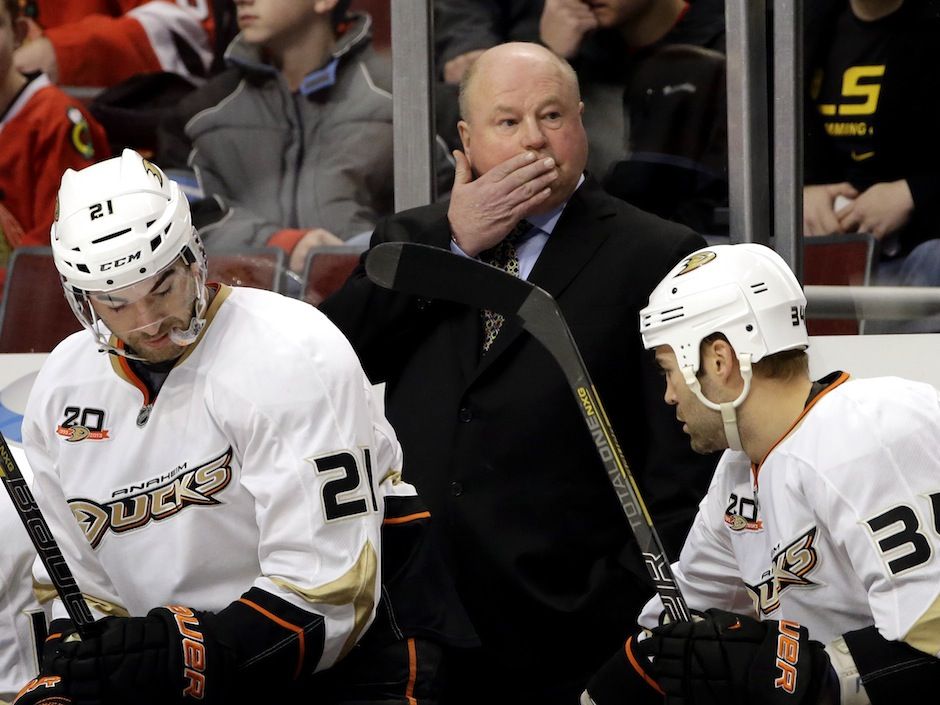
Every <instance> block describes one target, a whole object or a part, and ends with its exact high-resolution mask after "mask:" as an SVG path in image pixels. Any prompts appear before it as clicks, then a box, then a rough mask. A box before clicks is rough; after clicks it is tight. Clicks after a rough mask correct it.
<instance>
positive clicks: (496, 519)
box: [320, 43, 715, 705]
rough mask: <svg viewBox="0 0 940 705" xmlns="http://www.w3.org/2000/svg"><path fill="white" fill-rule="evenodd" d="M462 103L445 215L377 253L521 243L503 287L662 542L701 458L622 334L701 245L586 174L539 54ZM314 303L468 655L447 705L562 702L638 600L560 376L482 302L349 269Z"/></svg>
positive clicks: (670, 542) (571, 103)
mask: <svg viewBox="0 0 940 705" xmlns="http://www.w3.org/2000/svg"><path fill="white" fill-rule="evenodd" d="M461 105H462V109H463V111H464V120H463V121H461V123H460V126H459V127H460V133H461V136H462V137H463V144H464V149H463V150H462V151H458V152H456V153H455V157H456V159H457V170H456V176H455V181H454V188H453V191H452V192H451V198H450V200H449V202H448V203H435V204H431V205H428V206H425V207H421V208H415V209H412V210H408V211H403V212H400V213H396V214H395V215H393V216H391V217H389V218H387V219H384V220H382V221H381V222H380V223H379V224H378V226H377V227H376V230H375V234H374V235H373V238H372V242H373V244H374V245H377V244H379V243H382V242H386V241H412V242H418V243H423V244H427V245H432V246H435V247H441V248H445V249H448V248H449V249H451V250H452V251H454V252H456V253H458V254H460V253H461V252H462V253H463V254H465V255H467V256H479V257H480V258H481V259H485V260H486V261H494V258H495V257H496V256H498V254H499V253H501V252H504V251H509V250H510V249H511V250H512V251H514V252H515V256H514V257H513V258H512V260H514V263H515V265H516V271H517V272H518V275H519V276H520V277H523V278H525V279H527V280H528V281H531V282H532V283H533V284H537V285H538V286H541V287H542V288H544V289H546V290H547V291H548V292H550V293H551V294H552V295H553V296H554V297H555V298H556V299H557V301H558V303H559V305H560V307H561V310H562V312H563V313H564V315H565V317H566V319H567V321H568V323H569V324H570V326H571V330H572V333H573V335H574V338H575V340H576V341H577V343H578V345H579V347H580V350H581V353H582V354H583V356H584V360H585V362H586V364H587V365H588V367H589V368H590V370H591V375H592V376H593V378H594V380H595V382H596V383H597V388H598V391H599V393H600V395H601V396H602V397H603V398H604V400H605V402H606V404H607V411H608V413H609V417H610V421H611V423H612V424H613V427H614V428H615V429H616V432H617V434H618V436H619V440H620V441H621V442H622V444H623V450H624V453H625V455H626V457H627V459H628V460H629V461H630V465H631V467H632V468H633V471H634V473H635V474H636V477H637V479H638V482H639V484H640V486H641V490H642V492H643V495H644V498H645V499H646V502H647V506H648V507H649V509H650V512H651V514H652V515H653V517H654V519H655V520H656V522H657V528H658V531H659V533H660V536H661V537H662V539H663V541H664V542H665V544H666V546H667V549H670V548H671V549H676V548H677V547H678V545H679V544H680V543H681V541H682V539H683V537H684V536H685V532H686V531H687V529H688V526H689V524H690V522H691V519H692V516H693V515H694V513H695V507H696V505H697V503H698V497H700V496H701V493H702V492H703V491H704V489H705V485H706V484H707V481H708V477H709V476H710V474H711V472H710V471H711V469H712V468H713V467H714V461H715V459H714V458H707V457H704V456H696V455H695V454H693V453H692V452H691V451H690V449H689V448H688V446H687V444H686V443H684V442H683V438H682V434H681V430H680V428H679V426H678V424H677V422H676V419H675V417H674V416H673V415H672V413H671V412H670V411H669V409H668V407H666V405H665V404H664V403H663V402H662V398H661V392H660V391H659V386H660V382H659V379H658V377H657V375H656V373H655V371H654V370H653V368H652V360H651V359H650V358H649V356H648V355H645V354H644V352H643V350H642V347H641V345H640V340H639V334H638V332H637V325H636V322H637V317H638V315H639V309H640V307H641V306H642V305H643V304H644V303H645V301H646V297H647V296H648V294H649V292H650V291H652V288H653V286H654V285H655V282H656V281H658V279H659V277H661V276H662V275H664V274H665V272H666V271H667V270H668V268H669V267H670V266H671V265H672V263H673V261H674V259H676V258H678V257H679V256H681V255H682V253H688V252H691V251H692V250H693V249H696V248H697V247H700V246H701V243H702V242H703V241H702V239H701V238H700V237H698V236H696V235H695V234H694V233H693V232H691V231H690V230H688V229H687V228H683V227H681V226H679V225H676V224H673V223H668V222H666V221H663V220H661V219H659V218H656V217H655V216H651V215H649V214H647V213H643V212H641V211H639V210H637V209H636V208H633V207H632V206H630V205H629V204H627V203H624V202H623V201H621V200H619V199H616V198H613V197H612V196H609V195H607V194H606V193H604V192H603V190H601V188H600V187H599V186H598V184H597V183H596V181H594V180H593V179H592V178H590V177H589V176H585V175H584V165H585V163H586V162H587V151H588V147H587V137H586V135H585V134H584V127H583V125H582V123H581V112H582V110H583V104H582V103H581V101H580V98H579V95H578V85H577V79H576V76H575V74H574V72H573V71H572V69H571V67H570V66H569V65H568V64H567V62H565V61H564V60H563V59H560V58H559V57H558V56H556V55H555V54H553V53H552V52H550V51H548V50H547V49H545V48H544V47H541V46H539V45H536V44H524V43H510V44H503V45H500V46H497V47H494V48H493V49H491V50H489V51H487V52H486V53H484V54H483V55H482V56H481V57H480V58H479V59H477V61H476V62H475V63H474V65H473V67H472V69H471V71H470V74H469V75H468V77H467V78H466V79H465V81H464V84H463V86H462V96H461ZM523 219H524V220H525V221H526V222H528V224H529V226H530V227H528V228H526V227H525V223H522V226H523V227H521V228H517V227H516V226H517V225H518V224H520V221H522V220H523ZM510 234H512V235H513V239H510V238H509V235H510ZM517 237H518V239H515V238H517ZM507 241H508V243H509V244H511V245H512V248H509V247H508V245H507V244H506V243H507ZM506 265H507V266H509V262H507V263H506ZM320 308H321V310H322V311H323V312H324V313H326V314H327V315H328V316H329V317H331V318H332V319H333V320H334V322H336V323H337V325H338V326H339V327H340V329H341V330H342V331H343V332H344V333H346V335H347V336H349V338H350V340H351V341H352V343H353V346H354V347H355V348H356V351H357V353H358V354H359V356H360V359H361V360H362V362H363V366H364V368H365V369H366V372H367V373H368V374H369V376H370V379H371V380H372V382H373V383H377V382H385V383H386V389H387V394H386V396H387V399H386V403H387V409H388V415H389V419H390V420H391V422H392V425H393V427H394V428H395V430H396V432H397V433H398V436H399V438H400V439H401V443H402V447H403V449H404V453H405V457H406V459H407V460H406V465H405V468H404V475H405V478H406V479H407V480H408V481H409V482H413V483H414V484H415V485H416V486H418V488H419V491H420V492H421V495H422V497H424V499H425V500H426V501H427V503H428V507H429V509H430V510H431V512H432V514H433V515H434V517H435V519H436V521H437V523H436V524H435V526H436V527H437V529H436V530H437V531H438V532H440V534H439V535H440V536H441V537H442V538H443V539H444V543H445V546H446V548H447V558H448V559H449V563H450V565H451V566H452V567H453V569H454V571H455V574H456V578H457V583H458V590H459V591H460V593H461V596H462V598H463V600H464V604H465V605H466V606H467V609H468V612H469V613H470V617H471V619H472V620H473V621H474V625H475V626H476V628H477V632H478V633H479V635H480V639H481V641H482V644H483V648H482V649H481V650H479V651H474V652H468V653H464V654H463V655H456V654H455V655H453V659H452V661H451V664H450V666H451V668H450V689H449V694H448V695H449V697H448V698H447V699H446V702H448V703H450V704H451V705H456V704H460V703H481V702H493V703H500V704H503V703H507V704H508V703H512V704H514V705H528V704H529V703H538V704H539V705H564V704H567V705H570V704H571V703H576V702H577V698H578V695H579V694H580V692H581V689H582V687H583V684H584V682H586V680H587V676H588V675H589V674H590V673H591V672H592V671H593V669H594V668H595V667H596V665H597V663H600V661H602V660H603V659H604V658H606V655H607V654H608V653H609V652H611V651H613V649H614V648H616V646H617V645H618V644H619V643H622V633H621V632H622V630H623V629H624V628H626V627H628V626H629V625H631V624H632V623H633V619H634V616H635V610H638V608H639V606H640V605H641V604H643V602H644V601H645V599H646V598H647V597H648V596H649V594H650V593H651V592H652V588H651V585H650V582H649V578H648V575H647V572H646V569H645V567H644V564H643V560H642V558H641V556H640V552H639V550H638V548H637V545H636V542H635V541H634V539H633V537H632V535H631V533H630V529H629V525H628V523H627V520H626V518H625V517H624V516H623V511H622V508H621V506H620V504H619V502H618V501H617V498H616V494H615V492H614V490H613V489H612V488H611V486H610V483H609V480H608V478H607V474H606V473H605V471H604V468H603V464H602V463H601V461H600V459H599V458H598V455H597V450H596V448H595V446H594V442H593V441H592V439H591V435H590V433H589V432H588V430H587V428H586V427H585V425H584V422H583V419H582V418H581V415H580V413H579V412H578V409H577V405H576V403H575V400H574V399H573V398H572V394H571V389H570V388H569V386H568V384H567V382H566V381H565V378H564V375H563V374H562V372H561V370H560V369H559V368H558V366H557V364H556V363H555V361H554V360H553V359H552V358H551V356H550V355H549V354H548V353H547V352H546V351H545V349H544V348H543V347H542V346H541V345H540V344H539V343H538V342H537V341H536V340H535V339H534V338H532V337H531V336H529V335H527V334H525V333H524V332H523V331H522V329H521V327H520V326H519V325H518V322H516V321H506V322H505V323H504V324H503V327H502V329H501V330H499V331H498V333H496V334H490V335H488V336H484V331H486V330H490V325H489V317H487V323H486V324H484V323H483V321H482V320H481V318H482V317H481V312H480V311H478V310H474V309H468V308H464V307H460V306H456V305H453V304H448V303H447V302H442V301H431V302H428V301H423V300H420V299H415V298H414V297H410V296H404V295H398V294H393V293H391V292H388V291H386V290H383V289H380V288H379V287H377V286H376V285H374V284H372V283H371V282H370V281H369V279H368V278H367V277H366V275H365V271H364V269H363V268H362V267H360V268H359V269H358V270H357V271H356V272H354V273H353V275H352V277H351V278H350V279H349V280H348V281H347V282H346V284H345V285H344V287H343V288H342V289H341V290H340V291H339V292H337V293H335V294H334V295H333V296H332V297H330V298H328V299H327V300H326V301H324V302H323V303H322V304H321V305H320ZM494 335H495V338H494V337H493V336H494ZM673 555H675V554H673Z"/></svg>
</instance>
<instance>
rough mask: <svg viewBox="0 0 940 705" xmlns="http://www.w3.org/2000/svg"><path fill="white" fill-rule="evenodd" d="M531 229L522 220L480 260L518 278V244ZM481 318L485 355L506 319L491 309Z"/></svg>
mask: <svg viewBox="0 0 940 705" xmlns="http://www.w3.org/2000/svg"><path fill="white" fill-rule="evenodd" d="M531 229H532V224H531V223H529V221H527V220H520V221H519V222H518V223H516V226H515V227H514V228H513V229H512V230H510V231H509V234H508V235H507V236H506V237H505V238H503V240H502V241H501V242H499V243H498V244H497V245H496V247H493V248H492V249H489V250H486V251H485V252H481V253H480V259H481V260H483V261H484V262H486V263H487V264H491V265H493V266H494V267H499V268H500V269H502V270H505V271H506V272H508V273H509V274H511V275H513V276H514V277H518V276H519V257H518V255H517V254H516V243H517V242H519V240H520V239H521V238H522V236H523V235H525V234H526V233H528V232H529V230H531ZM480 316H481V318H482V320H483V352H484V353H485V352H486V351H487V350H489V349H490V346H491V345H492V344H493V341H494V340H496V335H497V334H498V333H499V329H500V328H502V326H503V320H504V319H503V316H502V315H500V314H498V313H496V312H495V311H490V310H489V309H483V310H482V311H480Z"/></svg>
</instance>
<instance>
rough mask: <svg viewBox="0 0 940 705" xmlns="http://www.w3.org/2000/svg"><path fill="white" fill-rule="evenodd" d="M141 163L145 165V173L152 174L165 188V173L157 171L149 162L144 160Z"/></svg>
mask: <svg viewBox="0 0 940 705" xmlns="http://www.w3.org/2000/svg"><path fill="white" fill-rule="evenodd" d="M141 161H142V162H143V163H144V171H146V172H147V173H148V174H152V175H153V178H155V179H156V180H157V182H158V183H159V184H160V186H163V172H162V171H160V170H159V169H157V167H155V166H154V165H153V163H152V162H150V161H149V160H147V159H142V160H141Z"/></svg>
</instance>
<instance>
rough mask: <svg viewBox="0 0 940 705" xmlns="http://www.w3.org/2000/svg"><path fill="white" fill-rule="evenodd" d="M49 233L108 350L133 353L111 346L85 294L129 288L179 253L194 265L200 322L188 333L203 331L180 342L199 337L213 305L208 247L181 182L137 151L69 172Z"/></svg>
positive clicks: (91, 326)
mask: <svg viewBox="0 0 940 705" xmlns="http://www.w3.org/2000/svg"><path fill="white" fill-rule="evenodd" d="M51 235H52V238H51V239H52V252H53V258H54V260H55V264H56V268H57V269H58V271H59V274H60V275H61V277H62V285H63V288H64V289H65V295H66V299H67V300H68V301H69V304H70V306H71V307H72V311H73V312H74V313H75V315H76V317H77V318H78V320H79V322H80V323H81V324H82V326H84V327H85V328H87V329H88V330H89V331H91V333H92V335H94V337H95V339H96V341H97V342H98V344H99V345H100V346H101V347H102V348H104V349H107V350H109V351H111V352H115V353H117V354H121V355H126V356H127V357H135V356H133V355H128V354H127V353H126V352H125V351H123V350H122V349H118V348H115V347H114V346H112V345H110V344H109V342H108V337H109V336H108V333H107V331H106V330H104V328H103V327H102V325H101V322H100V320H99V318H98V316H97V314H96V313H95V311H94V308H93V307H92V305H91V302H90V300H89V299H88V296H87V293H89V292H113V291H116V290H118V289H123V288H124V287H127V286H130V285H132V284H136V283H137V282H140V281H143V280H145V279H148V278H150V277H152V276H154V275H156V274H157V273H158V272H160V271H162V270H163V269H165V268H166V267H168V266H170V265H171V264H173V263H174V262H175V261H176V260H177V259H179V258H181V257H182V258H183V261H184V262H186V264H188V265H196V266H195V268H194V271H193V276H194V277H195V280H196V298H195V301H194V322H196V321H199V324H198V325H196V326H194V325H192V324H191V325H190V329H189V330H190V332H191V331H193V330H194V329H198V330H196V333H195V335H191V336H188V335H187V336H183V338H182V341H181V342H179V344H188V343H191V342H194V341H195V339H196V337H198V331H199V330H201V329H202V326H203V325H204V321H203V320H202V316H203V314H204V313H205V309H206V305H207V302H206V294H205V281H206V254H205V249H204V248H203V246H202V242H201V241H200V239H199V237H198V235H197V234H196V232H195V230H194V228H193V226H192V218H191V214H190V210H189V203H188V202H187V200H186V196H185V195H184V194H183V192H182V191H181V190H180V188H179V186H178V185H177V184H176V183H175V182H173V181H171V180H170V179H169V178H167V176H166V175H165V174H164V173H163V172H162V171H161V170H160V169H159V168H158V167H156V166H155V165H153V164H151V163H150V162H148V161H147V160H146V159H143V158H142V157H141V156H140V155H139V154H138V153H137V152H134V151H133V150H130V149H125V150H124V152H123V154H122V155H121V156H120V157H116V158H114V159H108V160H106V161H103V162H99V163H97V164H94V165H92V166H90V167H87V168H85V169H83V170H81V171H80V172H76V171H73V170H71V169H69V170H67V171H66V173H65V175H64V176H63V177H62V184H61V186H60V188H59V196H58V199H57V203H56V218H55V222H54V223H53V225H52V233H51ZM190 337H191V340H190ZM174 340H175V338H174Z"/></svg>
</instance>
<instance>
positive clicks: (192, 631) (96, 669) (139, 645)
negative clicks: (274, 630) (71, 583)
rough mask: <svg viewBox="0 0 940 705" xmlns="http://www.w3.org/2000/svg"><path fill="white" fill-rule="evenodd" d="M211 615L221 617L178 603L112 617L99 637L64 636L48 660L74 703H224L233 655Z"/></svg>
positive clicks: (98, 628)
mask: <svg viewBox="0 0 940 705" xmlns="http://www.w3.org/2000/svg"><path fill="white" fill-rule="evenodd" d="M204 615H205V616H208V617H210V618H213V617H215V616H216V615H213V614H211V613H199V612H193V610H191V609H189V608H188V607H180V606H176V605H174V606H170V607H158V608H156V609H152V610H150V612H148V613H147V616H146V617H106V618H105V619H102V620H100V621H99V622H97V623H96V624H95V632H96V636H94V637H92V638H89V639H85V640H83V641H63V642H61V643H59V644H58V646H57V648H56V650H55V653H54V654H53V655H52V656H51V657H50V658H48V659H46V658H44V659H43V660H44V662H47V663H48V667H47V670H48V672H50V673H56V674H58V675H60V676H61V677H62V680H63V682H64V690H65V691H66V693H67V694H68V696H69V697H70V698H71V700H72V702H74V703H75V705H101V704H114V705H117V704H119V703H121V704H123V703H140V704H141V705H149V704H153V705H172V704H174V703H179V704H181V705H186V704H188V703H197V702H198V703H204V704H205V705H214V704H215V703H224V702H226V699H227V693H226V690H225V689H226V687H227V681H228V679H227V678H225V677H223V676H222V674H224V673H225V672H226V670H227V669H228V668H229V667H230V660H231V658H232V654H231V651H230V650H229V649H228V648H227V647H226V646H225V645H223V644H221V643H219V641H218V640H217V639H216V638H215V637H214V635H213V633H212V629H211V628H209V627H208V625H207V624H204V620H203V616H204Z"/></svg>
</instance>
